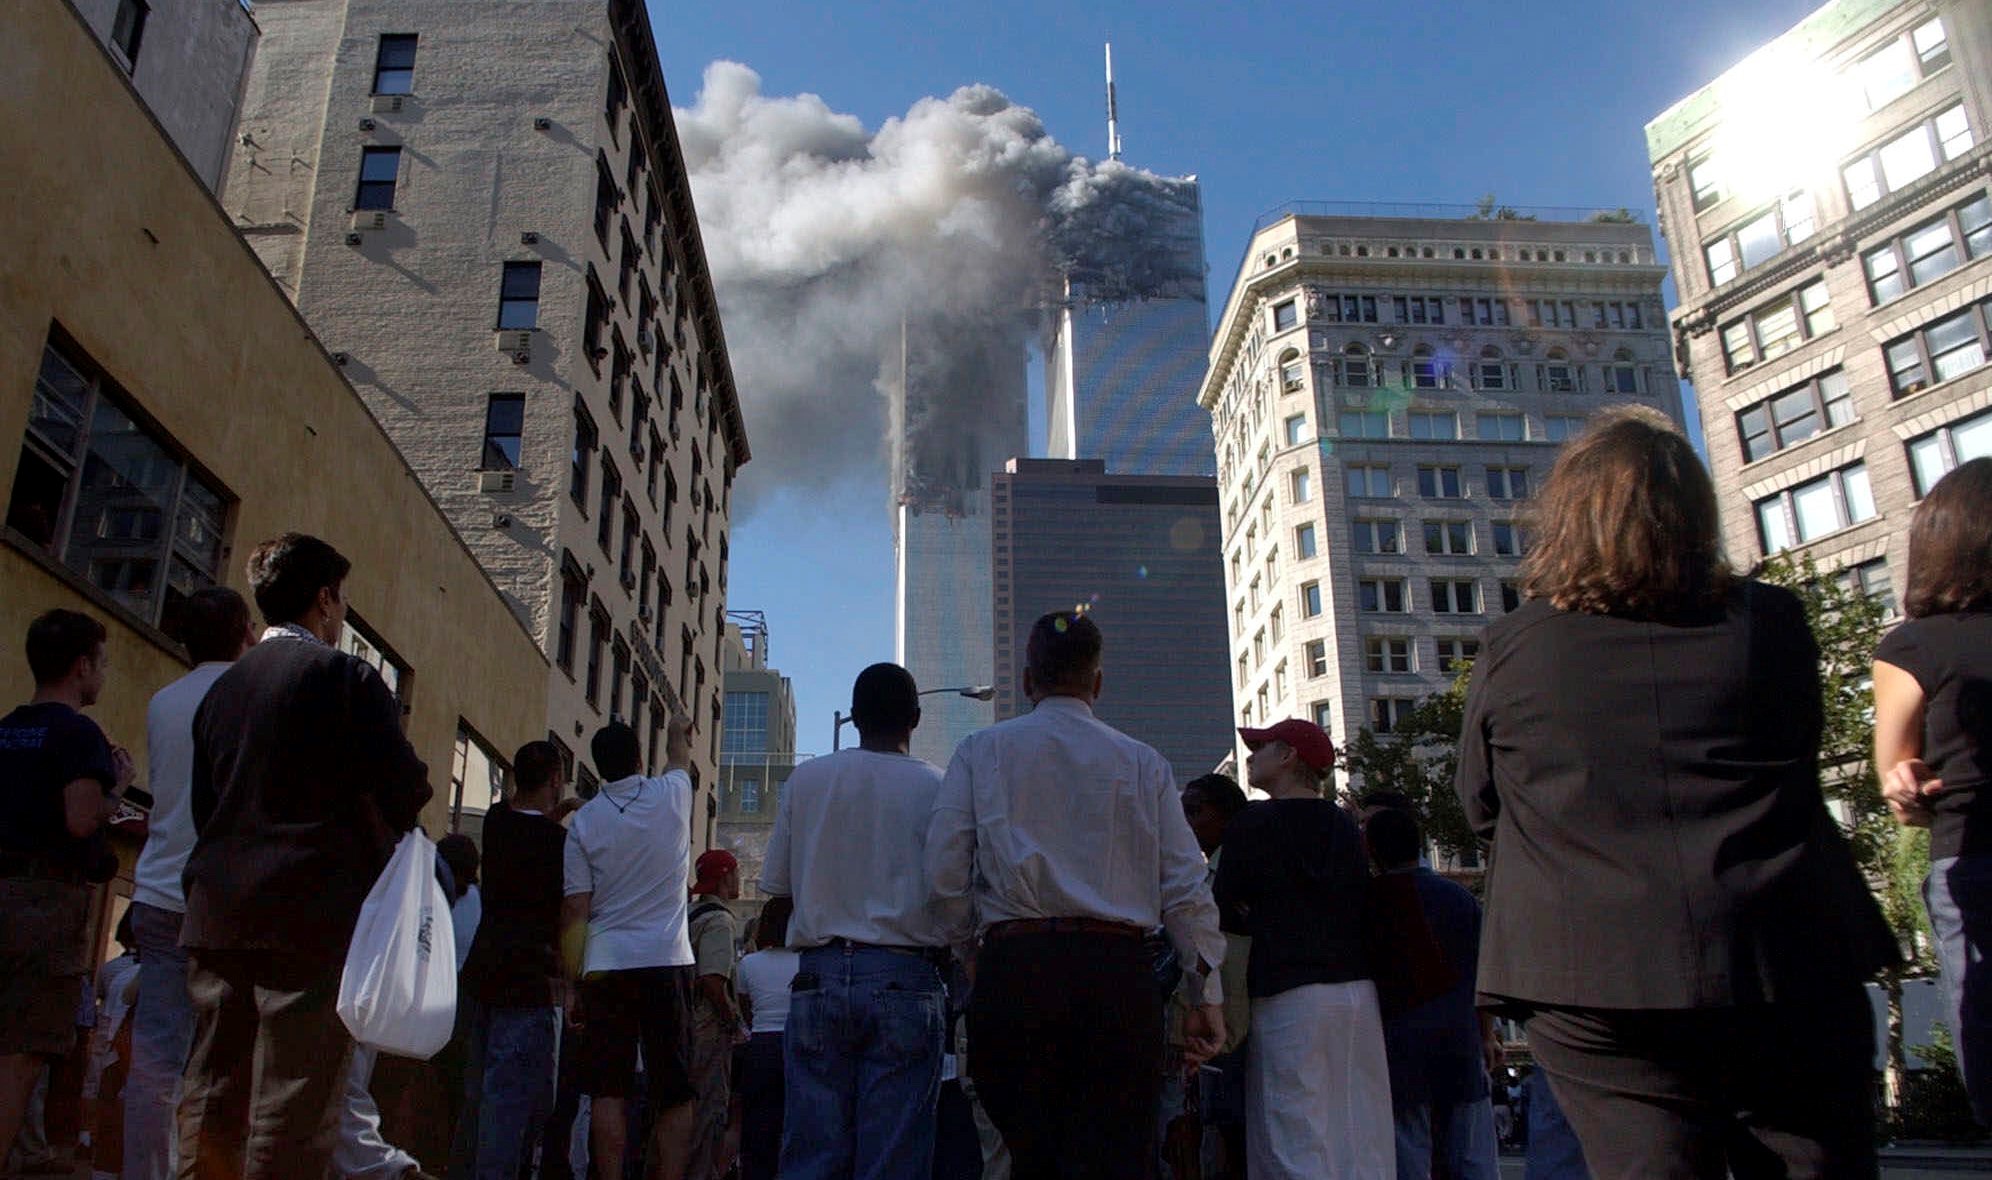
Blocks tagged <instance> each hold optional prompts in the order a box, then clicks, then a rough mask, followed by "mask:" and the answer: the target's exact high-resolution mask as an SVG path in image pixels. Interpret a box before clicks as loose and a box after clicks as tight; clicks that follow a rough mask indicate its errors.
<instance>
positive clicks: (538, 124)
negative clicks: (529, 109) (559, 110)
mask: <svg viewBox="0 0 1992 1180" xmlns="http://www.w3.org/2000/svg"><path fill="white" fill-rule="evenodd" d="M533 130H534V131H551V130H553V120H552V119H549V118H547V117H546V116H545V115H534V116H533Z"/></svg>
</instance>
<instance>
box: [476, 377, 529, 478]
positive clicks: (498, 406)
mask: <svg viewBox="0 0 1992 1180" xmlns="http://www.w3.org/2000/svg"><path fill="white" fill-rule="evenodd" d="M525 423H526V395H525V394H523V393H494V394H492V395H491V396H490V397H489V398H488V399H487V400H486V401H485V404H484V448H483V450H482V452H480V453H481V455H482V458H481V459H479V460H478V466H479V468H480V469H481V470H484V471H511V470H514V469H516V468H517V467H518V466H519V437H520V435H522V434H523V433H524V432H525Z"/></svg>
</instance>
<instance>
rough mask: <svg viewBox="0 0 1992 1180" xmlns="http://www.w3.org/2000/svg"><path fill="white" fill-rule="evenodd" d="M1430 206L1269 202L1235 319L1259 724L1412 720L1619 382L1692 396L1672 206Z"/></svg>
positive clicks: (1219, 388)
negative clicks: (1672, 310)
mask: <svg viewBox="0 0 1992 1180" xmlns="http://www.w3.org/2000/svg"><path fill="white" fill-rule="evenodd" d="M1413 212H1425V213H1426V214H1427V215H1424V216H1409V217H1399V216H1345V215H1341V214H1339V213H1336V212H1332V211H1330V210H1328V209H1327V208H1326V207H1318V206H1296V207H1293V208H1292V209H1290V210H1286V211H1283V212H1281V213H1278V214H1275V215H1272V216H1269V217H1268V218H1266V219H1263V220H1262V221H1261V224H1260V226H1259V228H1258V230H1257V232H1256V233H1254V234H1253V236H1252V239H1251V243H1250V245H1249V246H1248V247H1247V249H1246V253H1245V258H1244V261H1243V263H1242V265H1241V266H1240V268H1239V273H1238V276H1237V279H1236V281H1235V282H1234V283H1233V284H1232V288H1231V293H1230V296H1229V298H1228V299H1227V300H1226V302H1225V305H1224V311H1223V315H1222V317H1221V319H1220V320H1219V322H1218V328H1217V334H1216V338H1215V340H1214V341H1213V343H1212V345H1211V353H1210V368H1209V371H1208V373H1207V374H1206V376H1205V377H1204V381H1203V387H1202V390H1201V392H1200V394H1199V400H1200V402H1201V403H1202V405H1203V406H1204V408H1205V409H1207V410H1208V411H1209V412H1210V415H1211V423H1212V428H1213V431H1214V435H1215V442H1216V447H1217V460H1218V467H1217V470H1218V489H1219V495H1220V499H1221V504H1220V507H1221V509H1222V512H1223V517H1224V526H1223V529H1224V548H1223V554H1224V563H1225V591H1226V602H1225V609H1226V611H1227V612H1228V619H1227V622H1228V623H1229V625H1230V634H1231V669H1230V674H1231V684H1232V694H1233V700H1234V713H1235V716H1236V718H1237V720H1238V722H1239V723H1240V724H1246V725H1262V724H1266V723H1268V722H1271V721H1275V720H1278V719H1280V718H1283V717H1294V716H1298V717H1307V718H1311V719H1312V720H1314V721H1317V722H1319V723H1320V724H1321V725H1322V726H1323V727H1324V728H1325V729H1327V730H1328V731H1329V732H1330V733H1331V734H1333V735H1334V738H1335V740H1336V743H1337V744H1338V745H1340V744H1342V743H1344V742H1346V741H1347V739H1348V738H1349V737H1350V736H1351V735H1353V734H1354V733H1355V732H1356V731H1357V730H1358V729H1360V728H1362V727H1364V726H1368V727H1369V728H1370V729H1372V730H1373V731H1377V732H1387V731H1389V730H1390V729H1391V728H1393V727H1394V726H1395V725H1396V724H1397V722H1398V721H1399V720H1400V719H1401V718H1402V717H1403V715H1404V714H1405V712H1406V711H1408V710H1409V709H1410V708H1411V707H1412V705H1413V704H1415V703H1416V702H1417V701H1418V700H1419V699H1420V698H1423V697H1425V696H1428V695H1430V694H1432V693H1434V692H1437V691H1439V690H1440V689H1442V688H1443V687H1444V686H1445V685H1446V684H1447V683H1448V682H1449V681H1450V679H1451V677H1452V675H1453V672H1454V670H1455V668H1456V666H1457V664H1458V662H1459V661H1460V660H1462V659H1470V658H1471V657H1472V656H1474V655H1475V654H1476V653H1477V652H1478V651H1479V638H1478V637H1479V634H1480V630H1481V628H1482V627H1483V626H1484V625H1485V624H1486V623H1487V621H1488V620H1489V619H1491V618H1495V617H1497V616H1499V615H1500V614H1501V613H1502V612H1503V611H1505V610H1508V609H1512V608H1513V606H1514V605H1515V603H1516V602H1517V601H1518V598H1517V591H1516V588H1515V584H1516V577H1517V574H1518V569H1519V565H1520V557H1521V553H1522V550H1523V546H1524V545H1525V538H1524V536H1523V532H1522V528H1521V525H1520V523H1519V520H1518V513H1519V511H1520V509H1521V507H1522V503H1523V501H1525V500H1526V499H1527V498H1528V496H1529V493H1530V492H1531V491H1532V490H1534V489H1535V488H1536V487H1537V486H1538V484H1539V483H1540V481H1541V480H1542V478H1543V477H1544V476H1545V475H1547V474H1548V471H1549V466H1550V463H1551V461H1552V459H1553V457H1554V454H1555V450H1556V446H1557V444H1558V443H1559V442H1560V441H1561V440H1563V439H1564V438H1567V437H1569V436H1570V435H1572V434H1574V433H1575V432H1576V431H1578V430H1579V429H1581V428H1582V426H1583V423H1584V419H1585V417H1586V416H1587V415H1589V414H1591V413H1592V412H1594V411H1596V410H1597V409H1599V408H1601V407H1604V406H1609V405H1615V404H1622V403H1628V402H1638V403H1643V404H1647V405H1651V406H1655V407H1658V408H1659V409H1661V410H1662V411H1664V412H1666V413H1667V414H1670V415H1672V416H1674V417H1675V418H1677V419H1678V418H1679V416H1680V413H1681V402H1680V387H1679V385H1678V384H1677V383H1676V382H1675V380H1674V374H1673V369H1672V367H1671V365H1670V364H1669V362H1668V353H1667V345H1668V339H1667V333H1666V324H1665V313H1664V311H1663V309H1662V306H1661V300H1660V283H1661V280H1662V279H1663V278H1665V276H1666V270H1665V268H1664V267H1662V266H1661V265H1659V263H1658V262H1657V261H1656V259H1655V257H1654V246H1653V237H1652V231H1651V230H1650V229H1649V228H1648V227H1646V226H1643V225H1637V224H1626V223H1618V222H1612V221H1598V220H1595V219H1591V218H1589V217H1587V216H1586V215H1583V214H1576V215H1572V214H1570V213H1568V212H1564V213H1563V214H1561V216H1563V217H1565V218H1571V217H1573V216H1574V217H1575V218H1576V219H1575V220H1562V221H1559V220H1555V219H1554V218H1555V217H1556V216H1558V215H1557V214H1555V213H1553V212H1550V211H1545V212H1543V213H1542V214H1541V216H1542V217H1543V218H1544V219H1543V220H1524V219H1521V217H1522V216H1524V215H1520V214H1517V213H1515V212H1514V211H1493V210H1490V211H1489V214H1490V215H1489V216H1487V217H1485V218H1476V217H1472V216H1457V215H1455V216H1452V217H1445V216H1433V215H1431V214H1432V213H1437V212H1438V211H1437V210H1429V211H1426V210H1414V211H1413ZM1458 212H1459V213H1460V214H1465V213H1468V212H1469V211H1467V210H1460V211H1458ZM1240 764H1241V765H1242V758H1241V762H1240Z"/></svg>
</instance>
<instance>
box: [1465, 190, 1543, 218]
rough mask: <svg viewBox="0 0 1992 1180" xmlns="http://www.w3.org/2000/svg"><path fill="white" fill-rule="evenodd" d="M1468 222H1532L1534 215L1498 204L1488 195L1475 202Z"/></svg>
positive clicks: (1511, 206)
mask: <svg viewBox="0 0 1992 1180" xmlns="http://www.w3.org/2000/svg"><path fill="white" fill-rule="evenodd" d="M1467 220H1468V221H1534V220H1535V214H1533V213H1524V212H1522V211H1521V210H1519V209H1517V208H1515V207H1514V206H1513V205H1502V204H1498V203H1497V202H1496V201H1495V199H1494V194H1493V193H1488V194H1486V195H1485V196H1483V197H1481V198H1480V200H1478V201H1476V202H1475V203H1474V206H1473V212H1472V214H1470V215H1469V216H1468V217H1467Z"/></svg>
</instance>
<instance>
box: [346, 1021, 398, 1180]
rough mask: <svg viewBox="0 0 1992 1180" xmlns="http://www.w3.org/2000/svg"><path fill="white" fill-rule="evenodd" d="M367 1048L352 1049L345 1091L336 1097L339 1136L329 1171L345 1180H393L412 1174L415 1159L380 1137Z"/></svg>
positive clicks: (371, 1051)
mask: <svg viewBox="0 0 1992 1180" xmlns="http://www.w3.org/2000/svg"><path fill="white" fill-rule="evenodd" d="M375 1052H376V1050H375V1049H374V1048H373V1046H371V1045H357V1044H356V1045H354V1046H353V1064H352V1066H351V1068H349V1069H348V1070H347V1071H346V1089H345V1092H344V1093H342V1094H341V1095H340V1096H339V1099H338V1102H339V1135H338V1138H337V1139H336V1140H335V1141H334V1142H333V1144H332V1170H333V1171H334V1172H335V1173H337V1174H338V1175H340V1176H344V1177H346V1178H347V1180H395V1177H398V1176H400V1175H401V1174H402V1173H403V1172H408V1171H412V1170H414V1168H415V1167H416V1163H415V1157H414V1156H412V1155H409V1154H408V1153H407V1152H405V1151H403V1150H401V1149H400V1148H399V1147H396V1146H394V1145H393V1144H391V1143H389V1142H388V1141H387V1140H386V1139H384V1138H382V1137H381V1133H380V1108H379V1107H378V1106H375V1105H374V1097H373V1091H372V1090H369V1089H368V1088H367V1087H368V1084H369V1083H371V1082H372V1081H373V1067H374V1055H375Z"/></svg>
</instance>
